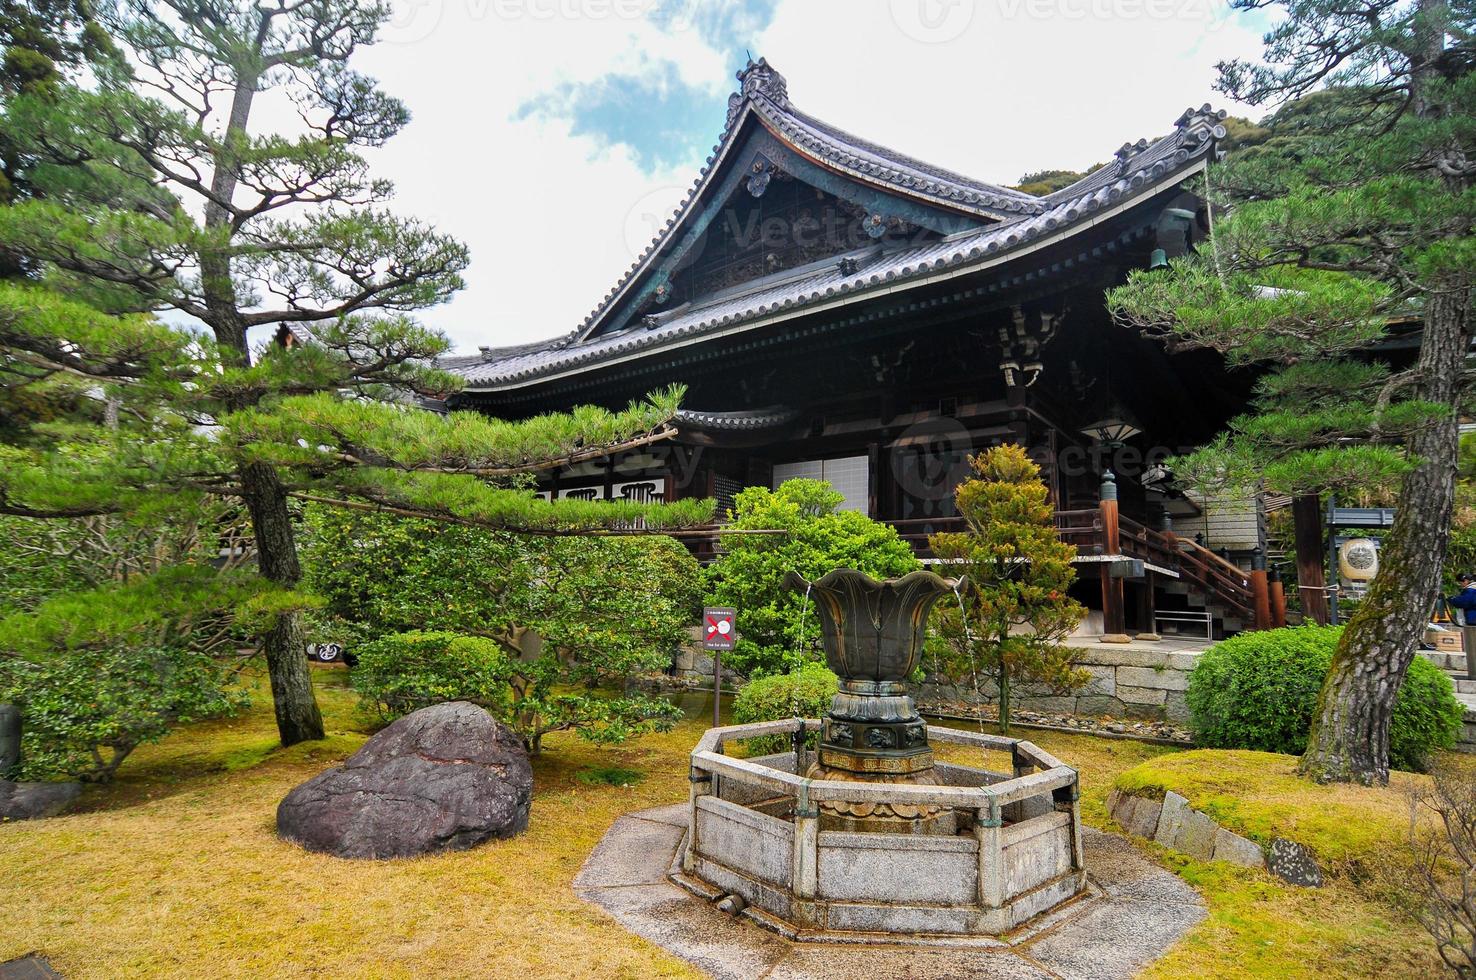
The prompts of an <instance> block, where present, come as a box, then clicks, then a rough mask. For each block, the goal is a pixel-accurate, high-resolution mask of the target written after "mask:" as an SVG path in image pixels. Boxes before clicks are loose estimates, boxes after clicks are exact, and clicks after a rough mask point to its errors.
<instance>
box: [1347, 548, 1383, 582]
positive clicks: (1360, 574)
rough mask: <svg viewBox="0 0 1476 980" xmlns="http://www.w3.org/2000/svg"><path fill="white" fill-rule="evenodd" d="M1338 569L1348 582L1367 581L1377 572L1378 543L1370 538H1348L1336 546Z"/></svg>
mask: <svg viewBox="0 0 1476 980" xmlns="http://www.w3.org/2000/svg"><path fill="white" fill-rule="evenodd" d="M1338 571H1339V572H1340V573H1341V574H1342V576H1343V578H1345V579H1346V580H1348V581H1349V582H1367V581H1369V580H1371V579H1372V578H1373V577H1374V576H1375V575H1377V574H1379V545H1378V542H1377V541H1374V540H1373V539H1372V538H1349V539H1348V540H1347V541H1344V542H1343V544H1342V546H1341V547H1340V548H1338Z"/></svg>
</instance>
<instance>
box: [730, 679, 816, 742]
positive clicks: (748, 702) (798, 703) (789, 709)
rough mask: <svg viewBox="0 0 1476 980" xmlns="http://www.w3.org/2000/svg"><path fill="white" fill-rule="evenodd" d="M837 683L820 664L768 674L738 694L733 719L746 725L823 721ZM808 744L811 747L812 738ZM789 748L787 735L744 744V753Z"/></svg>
mask: <svg viewBox="0 0 1476 980" xmlns="http://www.w3.org/2000/svg"><path fill="white" fill-rule="evenodd" d="M839 687H840V681H839V679H838V678H837V677H836V676H835V674H833V673H831V672H830V670H829V669H828V668H827V667H825V666H824V665H822V664H817V663H807V664H801V665H800V666H799V668H798V669H797V670H795V671H794V672H793V673H790V674H770V675H769V676H768V677H761V678H759V679H758V680H756V681H750V682H749V683H747V684H745V685H744V686H743V689H742V690H741V691H739V692H738V697H737V698H736V699H735V700H734V702H733V718H734V720H736V721H737V722H738V723H739V724H742V725H746V724H749V723H751V722H755V721H778V720H780V719H781V718H793V717H795V716H796V715H798V716H799V717H801V718H823V717H825V715H827V714H828V713H829V712H830V699H831V698H833V697H834V696H835V692H836V691H837V690H838V689H839ZM809 741H810V742H811V743H812V744H813V743H814V741H815V737H814V736H811V737H810V739H809ZM788 748H789V736H787V735H763V736H760V737H759V738H754V739H749V740H748V751H749V752H750V753H752V754H754V755H767V754H769V753H770V752H784V751H786V750H787V749H788Z"/></svg>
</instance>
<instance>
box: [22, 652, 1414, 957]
mask: <svg viewBox="0 0 1476 980" xmlns="http://www.w3.org/2000/svg"><path fill="white" fill-rule="evenodd" d="M318 679H319V682H320V697H321V700H322V703H323V707H324V712H325V716H326V717H327V719H328V726H329V728H330V730H332V732H333V735H332V737H331V738H330V739H329V740H328V741H327V742H324V743H316V744H313V745H305V746H297V747H295V748H293V749H289V750H285V751H283V750H276V749H274V744H275V742H274V729H273V725H272V719H271V712H270V706H269V704H267V703H266V701H265V698H264V697H262V698H259V699H258V701H259V703H258V706H257V707H255V708H253V709H252V710H251V711H250V712H249V713H247V714H245V715H243V716H242V717H240V718H237V719H233V720H228V721H220V722H211V723H208V724H202V725H196V726H193V727H191V728H189V729H187V730H184V731H181V732H179V733H177V734H175V735H174V736H172V737H170V738H169V739H167V740H166V741H164V742H163V743H161V744H160V745H157V746H150V747H146V748H145V749H142V750H140V751H139V752H138V753H137V754H136V756H135V757H134V758H132V759H130V760H129V761H128V763H127V764H126V765H125V766H124V769H123V772H122V774H121V777H120V780H119V781H118V783H117V784H115V785H114V786H111V787H109V788H107V789H106V790H103V791H100V792H98V793H96V794H95V795H92V796H91V797H89V799H88V800H87V804H86V807H85V808H84V810H85V812H82V813H79V814H75V815H72V816H67V817H62V818H58V819H54V820H45V821H38V822H35V823H29V824H11V825H5V826H0V872H3V873H0V909H3V910H4V911H3V913H0V923H3V924H0V960H4V959H7V958H9V957H12V956H15V955H19V954H21V953H25V952H29V951H32V950H38V951H41V952H43V953H45V954H46V955H47V956H49V957H50V958H51V959H52V962H53V963H54V964H55V965H56V966H57V968H58V969H60V970H61V971H62V972H63V973H64V974H65V975H67V976H68V977H71V978H74V980H86V978H90V977H106V978H115V977H130V976H179V977H203V976H208V977H211V978H224V977H236V976H251V977H257V976H322V977H341V976H344V977H346V976H352V977H398V976H412V975H413V976H479V977H510V978H519V980H534V978H544V977H667V976H671V977H691V976H698V975H700V974H699V973H698V971H696V970H695V969H694V968H692V967H690V966H688V965H687V964H685V963H683V962H681V961H680V960H677V959H675V958H674V957H672V956H670V955H668V954H667V953H665V952H664V951H662V950H661V949H659V948H658V947H656V946H653V945H651V944H650V943H647V942H645V941H644V940H641V939H639V938H637V937H635V936H632V935H631V934H629V933H627V932H625V931H624V930H623V929H621V928H620V927H619V926H618V925H616V924H615V923H614V921H613V920H611V919H609V918H607V917H606V916H604V915H603V914H602V913H601V912H599V911H598V910H596V909H594V908H593V907H590V906H588V905H585V904H584V903H583V902H581V901H580V900H579V899H578V898H576V897H575V896H574V894H573V892H572V890H571V888H570V885H571V882H572V881H573V878H574V875H575V874H576V873H577V871H578V870H579V867H580V865H581V864H582V863H583V861H584V859H585V857H586V856H587V855H588V854H589V851H590V850H591V849H592V848H593V847H594V845H595V843H596V842H597V841H598V840H599V838H600V837H601V836H602V835H603V834H604V832H605V831H606V830H607V829H608V828H609V826H610V824H611V823H612V822H613V821H614V820H615V818H616V817H617V816H618V815H619V814H621V813H624V812H629V811H632V810H639V809H644V808H646V807H652V806H659V805H661V804H665V803H671V802H675V801H678V800H681V799H683V798H684V797H685V795H686V791H687V783H686V766H685V754H686V752H687V751H688V750H689V749H690V748H691V746H692V744H693V743H694V742H695V741H696V740H697V737H698V735H699V733H700V731H701V730H702V728H703V727H704V725H705V723H706V722H705V719H706V717H708V716H707V715H706V714H705V713H703V712H701V711H700V710H699V711H696V712H695V713H694V716H693V718H692V719H690V720H688V721H687V722H684V723H683V724H682V725H680V726H678V728H677V729H676V730H675V731H673V732H671V733H669V734H666V735H659V736H650V737H646V738H642V739H640V740H637V741H635V742H632V743H630V744H628V745H625V746H621V747H618V748H613V749H612V748H605V749H602V748H598V747H595V746H591V745H589V744H587V743H584V742H582V741H580V740H579V739H577V738H574V737H571V736H555V737H553V738H551V739H550V740H549V744H548V751H547V752H546V754H545V755H544V756H543V757H542V758H541V759H539V760H537V761H536V762H535V764H534V775H535V780H536V790H535V797H534V805H533V815H532V821H531V825H530V827H529V830H528V832H527V833H526V834H524V835H523V836H521V837H519V838H517V839H515V840H512V841H505V842H499V843H494V844H490V845H487V846H485V847H481V848H478V849H476V850H473V851H469V852H465V853H461V854H450V855H441V856H436V857H430V858H422V859H416V860H402V861H386V862H348V861H340V860H336V859H334V858H329V857H323V856H319V855H313V854H308V853H306V852H304V851H302V850H301V849H299V848H297V847H295V846H293V845H290V844H285V843H283V842H281V841H279V840H278V839H277V838H276V836H275V834H274V832H273V821H274V815H275V810H276V804H277V802H278V800H280V799H281V797H282V796H283V795H284V794H285V793H286V792H287V791H288V790H289V789H290V788H291V787H293V786H294V785H296V784H297V783H299V782H301V781H303V780H304V779H306V778H308V777H309V776H311V775H313V774H314V773H316V772H318V771H320V770H322V769H323V768H326V767H327V766H328V765H330V764H332V763H334V762H336V761H338V760H340V759H342V758H344V757H346V756H347V755H349V754H350V753H351V752H352V751H353V750H354V749H355V748H357V746H358V745H360V744H361V743H362V741H363V739H364V738H365V737H366V733H367V732H368V731H369V730H370V727H369V725H368V724H367V723H366V722H365V720H364V719H361V718H359V717H357V715H356V713H355V710H354V706H353V698H352V696H351V695H350V694H349V692H348V691H347V690H346V689H345V688H344V687H343V684H342V679H343V674H342V673H341V672H340V671H320V672H319V673H318ZM1021 734H1025V735H1026V736H1027V737H1030V738H1032V739H1034V740H1035V741H1037V742H1039V743H1040V744H1041V745H1042V746H1044V747H1046V748H1048V749H1049V750H1050V751H1051V752H1053V753H1055V754H1057V755H1059V756H1060V757H1061V758H1063V759H1065V760H1066V761H1067V762H1069V763H1071V764H1073V765H1076V766H1079V767H1080V770H1081V773H1082V780H1083V814H1084V815H1085V818H1086V820H1087V822H1089V823H1092V824H1095V825H1098V826H1106V825H1107V818H1106V812H1105V806H1104V801H1105V798H1106V795H1107V792H1108V791H1109V789H1110V788H1111V787H1112V785H1113V782H1114V780H1116V779H1117V777H1118V776H1119V775H1121V774H1122V773H1123V772H1125V771H1126V770H1128V769H1130V768H1132V767H1133V766H1135V765H1138V764H1139V763H1143V762H1145V761H1148V760H1155V759H1161V758H1163V757H1165V755H1166V753H1168V752H1169V750H1166V749H1162V748H1157V747H1153V746H1147V745H1141V744H1138V743H1133V742H1122V741H1106V740H1102V739H1095V738H1091V737H1086V736H1072V735H1056V734H1053V733H1031V732H1025V733H1021ZM950 754H954V753H952V752H950ZM973 761H979V760H977V759H976V760H973ZM593 767H620V768H625V769H633V770H638V771H641V772H644V773H645V774H646V775H645V778H644V779H643V780H641V781H640V782H638V783H637V784H636V785H635V786H633V787H631V788H628V789H624V788H619V787H615V786H609V785H604V784H599V783H595V784H592V785H591V784H589V783H586V782H585V781H584V780H581V779H580V778H579V774H580V772H581V771H586V770H589V769H590V768H593ZM1165 859H1166V860H1171V858H1168V857H1167V856H1166V857H1165ZM1179 870H1180V871H1181V873H1183V874H1184V875H1185V877H1186V878H1188V879H1189V880H1191V881H1192V882H1194V883H1195V884H1196V885H1197V886H1198V887H1200V888H1201V889H1202V891H1203V892H1204V893H1205V895H1206V899H1207V901H1208V902H1209V904H1210V906H1211V909H1212V916H1211V918H1210V919H1209V920H1207V921H1206V923H1205V924H1204V925H1203V926H1201V927H1200V928H1198V929H1197V930H1195V931H1194V932H1193V933H1191V935H1190V936H1189V937H1187V938H1186V940H1185V941H1184V942H1183V943H1181V944H1180V946H1179V947H1177V948H1176V949H1175V951H1174V952H1173V953H1172V954H1171V955H1170V957H1169V958H1167V959H1166V960H1163V961H1160V963H1159V964H1158V965H1157V966H1156V967H1155V968H1154V970H1153V971H1152V975H1153V976H1154V977H1204V976H1237V975H1239V976H1253V975H1254V976H1267V975H1292V974H1294V973H1298V972H1304V973H1307V974H1308V975H1310V973H1311V972H1317V973H1320V974H1321V975H1323V976H1324V977H1339V976H1348V977H1351V976H1367V975H1371V974H1372V973H1374V972H1376V971H1375V970H1374V969H1373V965H1374V964H1376V963H1378V962H1381V961H1382V962H1385V963H1387V964H1388V965H1389V967H1390V968H1389V969H1386V970H1384V971H1382V972H1384V973H1385V974H1386V975H1391V976H1393V975H1411V974H1407V973H1405V972H1404V970H1405V967H1409V966H1414V965H1419V966H1421V967H1423V966H1425V965H1427V964H1428V963H1430V962H1432V960H1430V958H1429V957H1428V956H1427V957H1423V958H1422V957H1420V956H1419V955H1417V954H1418V948H1419V946H1420V942H1421V940H1422V937H1420V936H1418V935H1415V934H1413V933H1411V931H1410V928H1409V927H1407V926H1405V925H1403V924H1397V925H1390V924H1389V923H1388V921H1387V920H1386V919H1385V918H1383V917H1382V912H1381V910H1380V909H1378V908H1377V907H1375V906H1372V905H1370V904H1368V903H1367V902H1364V901H1363V900H1361V899H1359V898H1358V896H1356V895H1354V894H1352V893H1351V892H1349V893H1346V894H1345V893H1344V892H1342V891H1340V890H1332V891H1325V892H1318V893H1315V894H1314V893H1307V892H1298V891H1296V890H1294V889H1290V888H1286V887H1281V886H1279V885H1276V884H1273V883H1272V882H1271V881H1270V880H1269V879H1267V878H1265V877H1264V876H1258V875H1247V874H1246V873H1244V872H1239V871H1233V872H1232V871H1228V870H1227V869H1225V868H1224V867H1223V866H1202V865H1200V866H1193V865H1182V866H1181V867H1180V869H1179ZM1330 906H1331V907H1330ZM1272 949H1279V950H1282V951H1286V952H1290V953H1294V954H1295V956H1297V957H1305V959H1302V960H1301V961H1300V962H1299V963H1293V962H1292V961H1291V960H1283V959H1281V958H1279V957H1271V956H1270V955H1269V953H1268V950H1272ZM1381 958H1382V960H1381ZM1313 964H1315V965H1316V969H1315V970H1310V969H1309V970H1305V971H1304V970H1302V969H1301V967H1302V965H1313ZM1253 966H1254V967H1255V968H1252V967H1253ZM1273 967H1274V969H1273ZM1268 970H1270V971H1271V972H1269V973H1268V972H1267V971H1268ZM1277 970H1283V972H1281V973H1277V972H1276V971H1277Z"/></svg>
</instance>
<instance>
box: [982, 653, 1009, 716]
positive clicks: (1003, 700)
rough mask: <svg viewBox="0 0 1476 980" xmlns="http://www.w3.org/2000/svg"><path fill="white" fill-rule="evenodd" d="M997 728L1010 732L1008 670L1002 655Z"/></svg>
mask: <svg viewBox="0 0 1476 980" xmlns="http://www.w3.org/2000/svg"><path fill="white" fill-rule="evenodd" d="M980 710H983V709H980ZM999 730H1000V732H1001V733H1003V734H1005V735H1008V734H1009V733H1010V670H1009V668H1008V667H1006V666H1005V662H1004V658H1003V657H1001V658H1000V660H999Z"/></svg>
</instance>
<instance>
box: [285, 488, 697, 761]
mask: <svg viewBox="0 0 1476 980" xmlns="http://www.w3.org/2000/svg"><path fill="white" fill-rule="evenodd" d="M306 525H307V527H308V529H309V532H310V533H309V535H308V539H307V546H306V547H305V549H304V559H305V565H306V572H307V575H306V584H307V586H308V587H309V588H310V589H311V590H313V592H314V593H316V594H317V595H318V596H320V597H321V598H322V600H323V610H322V613H321V615H320V616H319V617H318V622H316V623H315V624H314V626H315V631H316V635H317V636H318V637H320V638H333V639H338V640H340V641H346V642H347V643H348V644H349V646H350V649H352V650H354V651H355V652H356V653H358V652H360V644H361V643H362V642H364V641H365V640H368V639H370V638H377V637H389V636H391V635H394V634H403V633H405V632H406V631H410V630H425V631H445V633H446V634H447V635H454V636H476V637H481V638H483V639H485V640H487V641H490V642H491V643H493V644H495V649H496V650H497V651H500V659H498V660H497V661H496V663H497V664H498V665H499V666H498V668H497V670H496V671H495V673H496V675H497V679H499V680H505V681H506V690H507V691H508V692H509V695H510V698H511V702H512V703H511V704H509V705H507V706H506V708H505V709H501V708H499V709H497V710H498V713H499V717H500V718H502V720H504V721H506V722H507V723H508V724H510V725H512V726H513V727H514V728H515V729H516V730H517V732H518V734H520V735H521V736H522V737H523V739H524V741H525V742H526V743H527V744H528V746H529V749H530V751H533V752H537V751H539V750H540V748H541V746H542V739H543V736H544V735H545V734H547V733H549V732H560V731H575V732H578V733H579V735H580V736H581V737H583V738H587V739H590V740H592V741H596V742H599V743H601V744H612V743H614V742H618V741H621V740H622V739H626V738H629V737H631V736H633V735H637V734H641V733H644V732H649V731H658V730H665V729H667V728H669V727H670V726H671V725H672V724H673V722H674V721H675V719H677V718H679V717H680V715H681V712H680V711H678V710H677V709H676V708H675V707H674V706H673V705H672V704H671V702H669V701H667V700H665V699H663V698H658V697H652V696H648V695H643V694H638V693H631V694H625V695H621V696H612V695H611V692H612V691H614V690H623V689H624V688H625V687H626V685H627V683H628V682H629V681H630V679H631V678H634V677H639V676H640V675H642V674H647V673H649V674H655V673H658V672H660V671H663V670H665V669H667V668H668V667H669V666H670V665H671V660H672V655H673V652H674V651H675V650H676V649H677V647H678V645H679V644H680V643H681V642H682V641H683V640H684V639H686V637H687V634H688V630H689V629H690V628H691V626H692V624H693V623H695V622H696V621H697V617H698V613H699V611H700V610H701V608H702V601H701V600H702V595H701V588H700V584H701V581H702V570H701V567H700V566H699V565H698V564H697V560H696V559H695V558H693V557H692V554H691V552H689V551H688V550H687V549H686V548H685V547H683V546H682V545H681V543H679V542H677V541H675V540H673V539H671V538H667V537H659V536H653V537H634V538H598V537H568V538H560V537H555V538H541V537H537V536H531V535H518V534H510V533H503V532H496V531H486V530H483V529H480V528H470V527H466V528H463V527H447V526H446V525H442V524H436V523H434V522H432V521H417V520H404V519H401V518H395V517H390V516H386V515H379V514H360V513H354V512H351V511H342V510H335V509H333V508H317V507H310V508H308V511H307V515H306ZM480 649H481V650H482V651H483V653H484V654H486V655H487V657H486V658H484V659H485V662H487V663H491V662H492V661H491V660H490V659H489V658H490V653H489V651H490V650H491V649H493V648H491V647H482V648H480ZM441 650H442V651H444V646H443V647H442V648H441ZM422 653H424V654H425V655H426V656H431V655H432V654H434V657H435V658H440V659H444V656H443V653H442V652H436V651H433V650H426V651H422ZM503 665H505V666H506V668H507V669H506V670H505V671H504V670H503ZM371 667H372V669H373V671H374V673H375V676H374V677H372V678H369V677H367V675H366V679H365V680H364V681H363V682H361V683H364V684H367V685H369V686H368V687H367V688H365V689H364V690H365V691H368V692H372V693H371V694H370V695H369V696H367V700H369V701H371V703H374V704H376V705H377V706H378V707H379V709H380V710H381V711H389V710H390V708H389V706H388V705H387V704H386V703H385V702H383V701H382V700H379V699H378V698H377V696H376V695H377V694H378V693H379V692H381V691H383V692H386V693H390V694H397V695H400V694H403V695H405V696H407V697H409V698H410V699H411V700H412V701H413V700H415V699H416V698H418V697H420V695H421V693H422V692H421V689H420V685H422V684H423V683H426V682H427V678H426V676H425V675H426V673H427V672H428V671H429V672H430V673H431V674H434V675H435V683H434V684H432V685H431V686H430V687H428V688H427V689H426V691H425V692H423V693H426V694H428V695H431V696H433V697H435V698H444V697H447V696H464V697H469V698H470V699H471V700H480V699H481V697H482V696H483V695H479V694H477V693H476V691H479V690H483V686H482V685H485V684H487V683H491V676H490V675H485V674H484V675H481V676H480V677H479V678H464V677H461V676H460V674H459V672H458V671H459V668H458V667H456V666H455V665H454V664H451V665H447V666H445V667H444V668H434V669H433V668H432V667H431V666H428V665H424V664H421V663H419V662H418V661H414V660H412V661H410V662H407V664H406V665H405V666H404V667H401V666H399V665H398V663H397V661H396V658H395V657H388V658H383V659H382V660H380V661H376V662H375V663H374V664H372V665H371ZM397 672H399V673H403V674H405V675H407V676H405V677H403V678H402V679H401V680H395V679H394V678H393V677H392V675H393V674H395V673H397ZM401 684H403V685H404V690H403V691H400V690H398V689H397V687H396V685H401ZM469 690H470V691H472V693H471V694H466V693H465V692H467V691H469ZM484 693H485V691H484ZM406 703H407V704H408V703H410V702H409V701H407V702H406Z"/></svg>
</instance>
